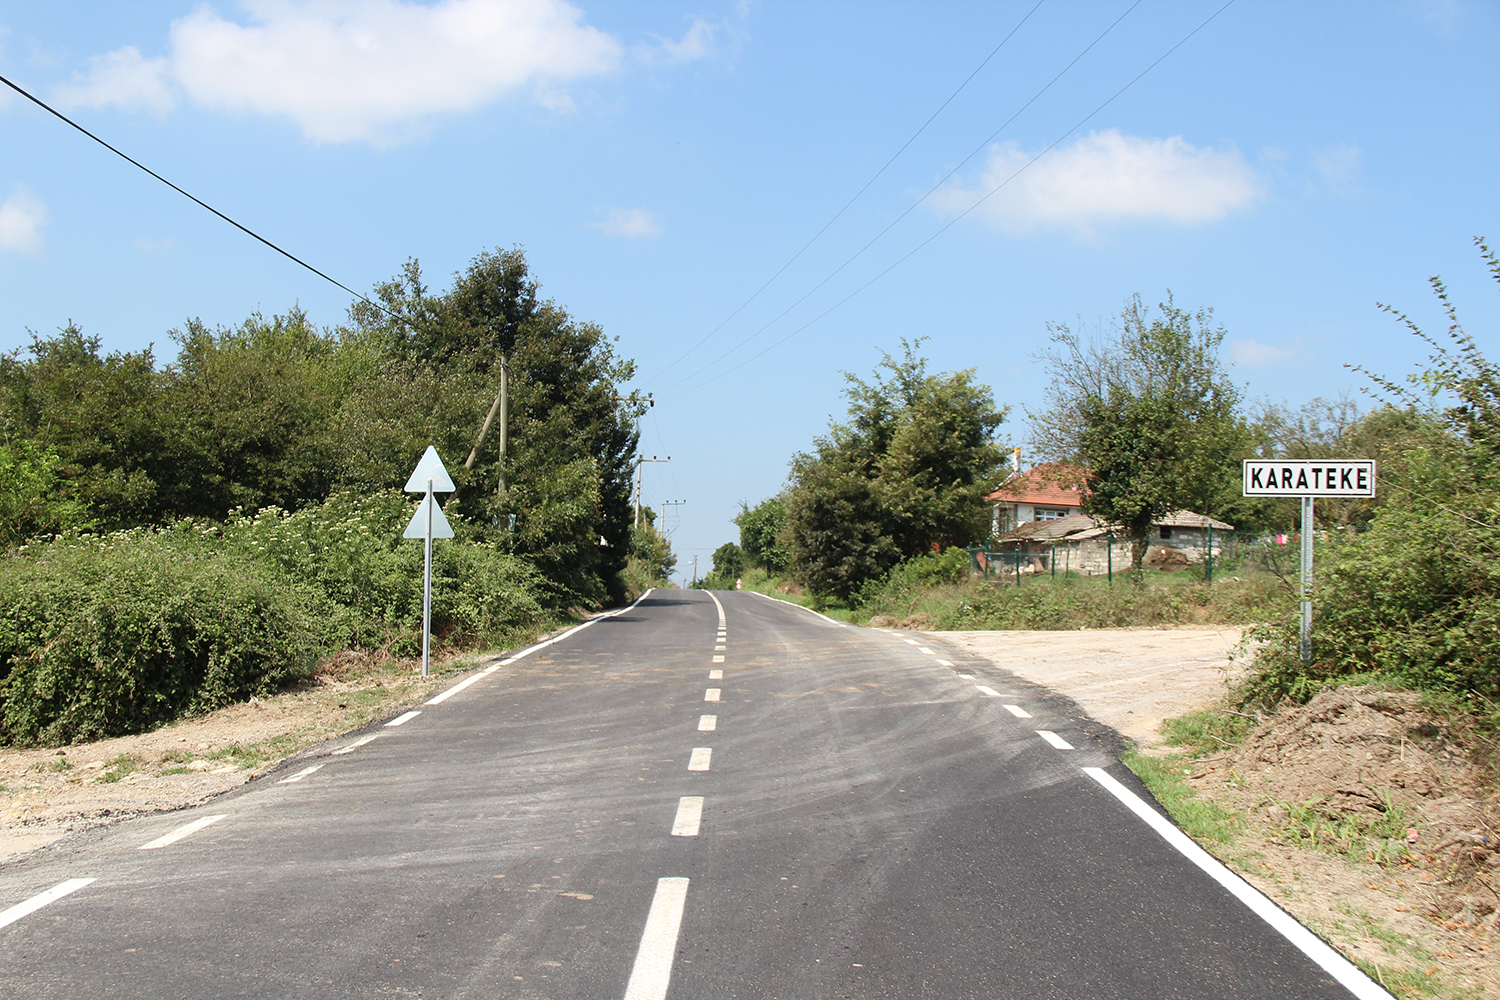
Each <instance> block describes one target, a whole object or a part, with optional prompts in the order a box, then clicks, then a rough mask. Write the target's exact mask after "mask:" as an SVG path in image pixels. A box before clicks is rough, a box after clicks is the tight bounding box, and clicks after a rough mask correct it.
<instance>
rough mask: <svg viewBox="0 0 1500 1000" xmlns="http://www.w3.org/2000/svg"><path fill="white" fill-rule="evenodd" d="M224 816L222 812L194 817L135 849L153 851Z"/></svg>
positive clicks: (189, 834) (173, 842) (175, 841)
mask: <svg viewBox="0 0 1500 1000" xmlns="http://www.w3.org/2000/svg"><path fill="white" fill-rule="evenodd" d="M224 816H225V814H224V813H220V814H219V815H217V816H204V817H203V818H202V819H195V820H193V821H192V822H191V823H184V824H182V825H181V826H179V827H178V828H177V829H175V830H173V831H172V832H171V833H168V834H163V835H162V836H160V837H157V838H156V839H155V840H153V841H151V843H149V844H142V845H141V846H140V847H137V848H136V850H138V851H153V850H155V849H156V848H158V847H166V846H167V845H168V844H175V843H177V842H178V841H179V840H181V839H182V838H183V837H187V836H191V835H192V834H195V833H197V832H198V831H199V830H201V829H203V828H204V827H205V826H210V825H212V824H214V823H217V822H218V821H219V820H221V819H223V818H224Z"/></svg>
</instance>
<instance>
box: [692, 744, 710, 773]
mask: <svg viewBox="0 0 1500 1000" xmlns="http://www.w3.org/2000/svg"><path fill="white" fill-rule="evenodd" d="M713 758H714V750H713V747H693V755H692V756H691V757H689V758H688V770H689V771H707V770H708V765H709V762H710V761H712V760H713Z"/></svg>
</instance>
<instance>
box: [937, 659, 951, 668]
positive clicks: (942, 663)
mask: <svg viewBox="0 0 1500 1000" xmlns="http://www.w3.org/2000/svg"><path fill="white" fill-rule="evenodd" d="M938 666H940V667H951V666H953V664H951V663H949V662H948V661H947V660H938Z"/></svg>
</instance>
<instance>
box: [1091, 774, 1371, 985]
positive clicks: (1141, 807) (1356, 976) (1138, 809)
mask: <svg viewBox="0 0 1500 1000" xmlns="http://www.w3.org/2000/svg"><path fill="white" fill-rule="evenodd" d="M1083 773H1084V774H1087V775H1088V776H1089V777H1090V778H1093V779H1094V780H1095V781H1096V782H1098V783H1099V784H1100V785H1101V786H1102V787H1103V788H1104V790H1105V791H1107V792H1109V793H1110V794H1111V795H1113V796H1114V797H1115V798H1117V799H1119V800H1120V802H1121V803H1123V804H1124V806H1125V808H1127V809H1129V810H1130V811H1131V812H1133V813H1135V814H1136V816H1138V817H1139V818H1140V819H1141V820H1143V821H1144V822H1145V824H1146V825H1147V826H1149V827H1151V829H1153V830H1155V831H1156V832H1157V833H1158V834H1159V835H1160V836H1161V838H1162V839H1163V840H1165V841H1166V842H1167V843H1168V844H1170V845H1172V847H1173V848H1175V849H1176V850H1177V852H1178V853H1179V854H1181V855H1182V856H1183V857H1185V858H1187V859H1188V860H1189V861H1191V862H1192V863H1193V864H1195V865H1197V866H1198V867H1199V868H1200V869H1202V871H1203V872H1204V874H1206V875H1208V877H1209V878H1211V879H1213V880H1214V881H1215V882H1217V883H1219V884H1220V885H1221V886H1223V887H1224V888H1225V889H1227V890H1229V894H1230V895H1232V896H1233V897H1234V898H1235V899H1238V900H1239V901H1240V902H1241V903H1244V904H1245V906H1247V907H1249V909H1250V911H1251V912H1252V913H1254V914H1255V915H1256V916H1258V917H1260V918H1261V919H1262V920H1264V921H1265V922H1266V923H1268V924H1270V925H1271V928H1272V929H1273V930H1275V931H1276V932H1277V933H1278V934H1280V935H1281V936H1282V937H1284V938H1286V939H1287V940H1288V941H1290V942H1291V943H1292V944H1293V945H1294V946H1295V947H1296V948H1297V950H1298V951H1300V952H1302V954H1304V955H1306V956H1307V957H1308V958H1310V959H1312V961H1313V962H1314V963H1315V964H1316V965H1317V966H1318V967H1319V968H1321V969H1322V970H1323V971H1324V972H1326V973H1328V974H1329V975H1330V976H1332V977H1333V978H1334V979H1335V980H1337V981H1338V982H1339V984H1340V985H1342V986H1343V987H1344V988H1345V989H1347V990H1348V991H1349V992H1350V993H1353V994H1354V995H1355V996H1356V997H1358V998H1359V1000H1392V997H1391V994H1390V993H1388V992H1386V991H1385V990H1384V989H1381V987H1380V985H1379V984H1378V983H1376V982H1375V981H1374V980H1373V979H1371V978H1370V977H1369V976H1367V975H1365V974H1364V973H1363V972H1361V971H1360V969H1359V967H1358V966H1357V965H1355V964H1354V963H1353V962H1351V961H1349V960H1348V959H1347V958H1345V957H1344V956H1343V955H1340V954H1339V953H1338V952H1337V951H1335V950H1334V949H1333V947H1332V946H1331V945H1329V944H1328V943H1327V942H1326V941H1324V940H1323V939H1322V938H1320V937H1318V936H1317V935H1316V934H1314V933H1313V932H1312V931H1310V930H1308V929H1307V928H1306V927H1303V926H1302V925H1301V924H1300V923H1298V922H1297V919H1296V918H1295V917H1293V916H1292V915H1291V914H1290V913H1287V912H1286V911H1285V910H1283V909H1282V908H1281V907H1279V906H1277V905H1276V904H1275V903H1273V902H1272V901H1271V900H1270V899H1269V898H1268V897H1267V896H1265V895H1264V894H1263V893H1261V891H1260V890H1258V889H1256V888H1255V887H1254V886H1253V885H1251V884H1250V883H1249V882H1246V881H1245V880H1244V879H1242V878H1240V877H1239V876H1238V875H1236V874H1235V873H1234V872H1232V871H1230V870H1229V869H1228V868H1226V867H1224V864H1223V863H1222V862H1221V861H1219V859H1218V858H1215V857H1214V856H1213V855H1212V854H1209V853H1208V852H1207V851H1205V850H1204V849H1203V848H1201V847H1199V846H1198V845H1197V844H1195V843H1193V841H1192V839H1191V838H1190V837H1188V835H1187V834H1185V833H1183V832H1182V831H1181V830H1179V829H1178V828H1177V827H1176V826H1175V825H1173V823H1172V821H1171V820H1169V819H1167V818H1166V817H1164V816H1162V814H1161V813H1159V812H1157V811H1156V810H1155V809H1152V808H1151V807H1150V806H1149V805H1147V804H1146V802H1145V801H1144V800H1143V799H1142V798H1141V797H1140V796H1139V795H1137V794H1135V793H1134V792H1132V791H1131V790H1130V789H1128V788H1126V787H1125V786H1124V785H1123V784H1121V783H1120V782H1119V781H1118V780H1117V779H1116V778H1115V777H1114V776H1113V775H1111V774H1110V773H1109V772H1108V771H1105V770H1104V769H1103V768H1102V767H1085V768H1083Z"/></svg>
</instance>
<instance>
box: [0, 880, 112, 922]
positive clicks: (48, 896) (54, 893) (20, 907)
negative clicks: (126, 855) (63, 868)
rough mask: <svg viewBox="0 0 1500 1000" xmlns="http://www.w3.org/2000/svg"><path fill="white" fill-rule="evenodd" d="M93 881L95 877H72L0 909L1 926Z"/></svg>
mask: <svg viewBox="0 0 1500 1000" xmlns="http://www.w3.org/2000/svg"><path fill="white" fill-rule="evenodd" d="M93 881H94V879H91V878H70V879H68V880H67V881H66V882H59V883H57V884H56V885H54V886H53V887H52V888H50V889H48V890H47V891H46V892H39V893H37V894H36V895H35V896H32V897H31V898H30V899H28V900H25V901H23V902H20V903H17V904H16V905H15V906H12V907H11V908H10V909H8V910H0V927H4V926H6V925H7V924H13V923H15V922H16V921H17V920H20V919H21V918H22V917H24V916H26V914H28V913H35V912H36V911H37V910H40V909H41V908H42V907H44V906H46V905H47V904H48V903H52V902H56V901H57V900H59V899H62V898H63V897H64V896H66V895H67V894H68V893H70V892H77V891H78V890H79V889H82V888H83V887H84V886H86V885H88V884H89V883H90V882H93Z"/></svg>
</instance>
